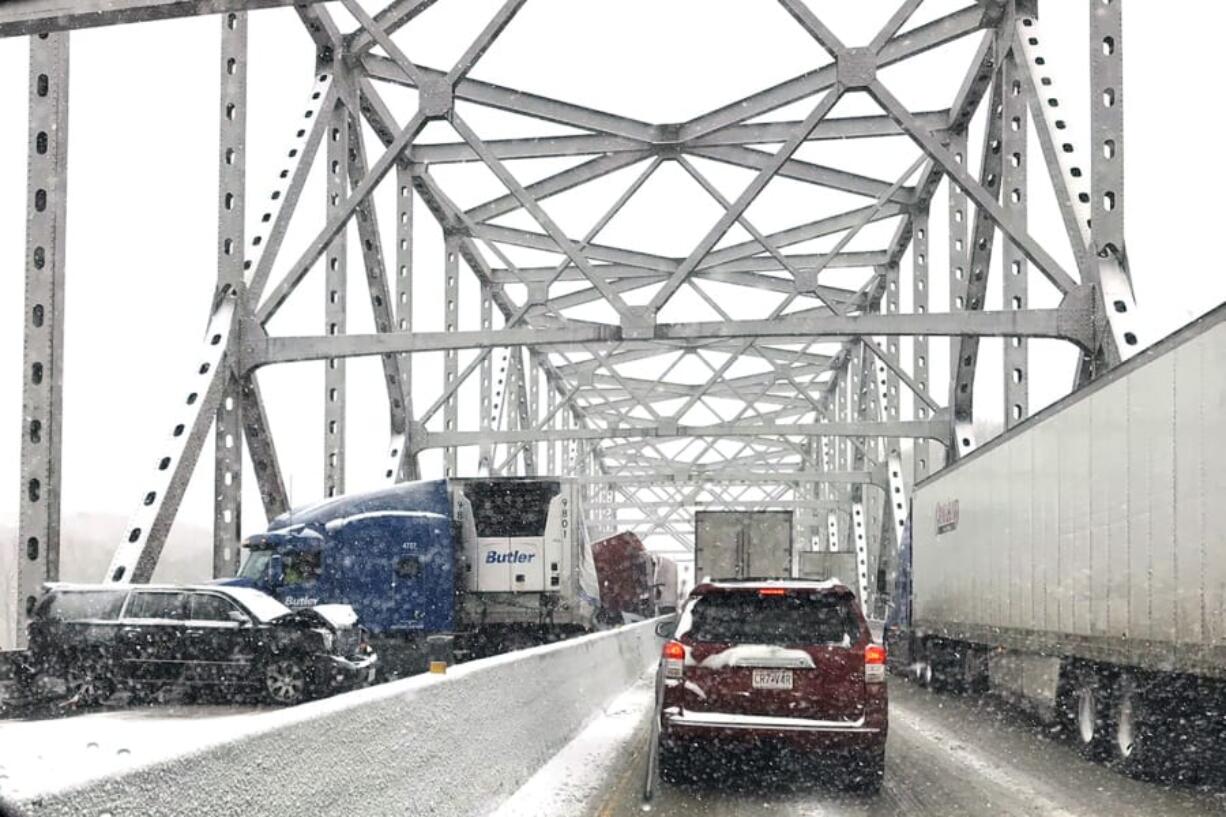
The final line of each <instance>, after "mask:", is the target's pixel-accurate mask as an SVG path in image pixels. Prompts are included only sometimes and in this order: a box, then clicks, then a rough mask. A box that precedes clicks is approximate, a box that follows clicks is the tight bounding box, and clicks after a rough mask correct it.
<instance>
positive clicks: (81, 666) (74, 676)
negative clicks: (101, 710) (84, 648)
mask: <svg viewBox="0 0 1226 817" xmlns="http://www.w3.org/2000/svg"><path fill="white" fill-rule="evenodd" d="M65 667H66V669H65V671H64V691H65V692H66V693H67V695H68V699H69V700H70V701H73V702H75V703H76V704H77V705H78V706H97V705H99V704H101V703H104V702H105V701H106V700H107V699H108V698H110V697H111V696H112V695H114V694H115V679H114V677H113V675H112V671H111V666H110V662H109V661H108V660H107V659H106V656H104V655H102V654H101V653H83V654H79V655H76V656H73V657H72V658H71V659H70V660H68V661H66V662H65Z"/></svg>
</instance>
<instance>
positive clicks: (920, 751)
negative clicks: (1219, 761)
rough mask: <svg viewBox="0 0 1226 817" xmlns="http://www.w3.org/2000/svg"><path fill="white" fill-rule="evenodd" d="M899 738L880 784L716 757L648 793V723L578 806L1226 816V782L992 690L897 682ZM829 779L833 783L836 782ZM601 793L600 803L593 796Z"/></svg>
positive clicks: (893, 734) (618, 815)
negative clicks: (1094, 736)
mask: <svg viewBox="0 0 1226 817" xmlns="http://www.w3.org/2000/svg"><path fill="white" fill-rule="evenodd" d="M890 696H891V702H890V703H891V711H890V737H889V744H888V748H887V760H886V781H885V786H884V787H883V789H882V792H881V794H879V795H877V796H865V795H860V794H856V793H853V792H848V791H844V790H842V789H841V788H840V786H839V785H837V783H835V782H834V781H835V780H837V775H836V774H831V775H830V777H828V778H827V779H826V780H825V781H824V780H821V779H818V780H814V781H809V782H806V781H804V780H803V779H802V778H801V777H800V775H799V774H797V773H796V772H795V770H793V769H786V770H785V769H781V768H779V767H775V766H772V765H771V763H770V762H769V761H764V762H761V763H760V764H758V767H757V768H754V767H749V768H744V769H736V770H735V771H734V770H732V769H730V768H729V767H727V766H720V767H717V772H716V777H717V778H718V779H715V780H707V781H704V782H703V783H701V784H695V785H685V786H670V785H668V784H666V783H662V784H660V785H659V787H658V788H657V792H656V797H655V799H654V800H653V801H652V802H651V803H650V804H644V803H643V800H642V790H643V764H644V759H645V749H646V744H647V733H646V731H645V730H641V731H640V732H639V733H638V739H637V745H636V746H635V747H634V750H635V757H634V760H633V762H630V763H627V762H626V761H625V759H623V763H624V764H625V765H626V766H627V770H626V771H623V772H620V773H618V774H617V775H616V776H610V777H609V778H608V783H607V788H606V790H605V792H604V793H603V796H602V797H600V798H598V799H597V800H596V801H595V802H594V803H592V804H591V805H590V806H588V807H586V808H585V810H583V811H579V810H576V811H573V812H571V813H572V814H576V815H578V814H587V815H595V816H596V817H630V815H638V816H641V815H643V814H645V813H649V814H652V815H656V817H690V815H694V817H697V816H698V815H702V817H732V816H733V815H779V817H785V816H786V817H841V816H842V815H865V816H866V817H868V816H870V815H872V816H877V815H882V816H884V815H907V817H916V815H920V816H922V815H940V816H941V817H958V816H959V815H968V817H969V816H970V815H974V816H975V817H982V816H983V815H994V816H995V815H1010V816H1011V815H1019V816H1020V815H1026V816H1027V817H1031V816H1033V817H1038V815H1043V817H1053V816H1054V817H1100V816H1101V815H1112V817H1155V815H1163V817H1191V816H1192V815H1197V816H1198V817H1200V816H1201V815H1210V814H1226V787H1223V786H1221V785H1214V786H1210V787H1207V788H1197V787H1193V786H1187V785H1177V784H1160V783H1147V782H1142V781H1138V780H1133V779H1130V778H1127V777H1124V776H1123V775H1121V774H1118V773H1117V772H1114V771H1112V770H1111V769H1109V768H1106V767H1105V766H1102V765H1097V764H1094V763H1090V762H1088V761H1085V760H1083V759H1082V758H1081V757H1080V756H1079V755H1078V754H1077V752H1076V751H1075V749H1074V748H1073V747H1072V746H1071V745H1069V744H1068V743H1066V742H1064V741H1061V740H1059V739H1056V738H1053V737H1052V736H1050V735H1047V734H1044V732H1045V728H1044V727H1042V726H1041V725H1039V724H1037V723H1036V722H1034V721H1032V720H1029V719H1027V718H1026V717H1025V716H1023V715H1021V714H1020V713H1018V712H1016V711H1015V710H1013V709H1011V708H1009V707H1008V706H1006V705H1004V704H1002V703H1000V702H998V701H996V700H994V699H992V698H989V697H983V698H976V697H956V696H951V695H938V694H934V693H931V692H928V691H926V690H923V689H919V688H917V687H915V686H913V685H911V684H909V683H907V682H905V681H903V680H901V679H897V678H892V679H891V682H890ZM836 771H837V770H836ZM827 781H829V782H827ZM585 802H588V803H591V802H592V801H585Z"/></svg>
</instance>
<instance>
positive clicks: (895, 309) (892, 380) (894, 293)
mask: <svg viewBox="0 0 1226 817" xmlns="http://www.w3.org/2000/svg"><path fill="white" fill-rule="evenodd" d="M912 230H913V231H914V226H913V227H912ZM901 288H902V286H901V276H900V273H899V269H898V262H894V263H892V264H890V265H889V266H887V267H886V268H885V313H886V314H887V315H897V314H898V313H899V311H901V306H900V296H901V292H900V290H901ZM899 340H900V339H899V337H898V335H891V336H889V337H888V338H886V339H885V352H886V357H888V358H889V359H890V362H891V363H893V364H894V365H898V364H899V363H900V362H901V361H902V351H901V347H900V345H899ZM877 368H878V369H883V368H885V366H884V364H882V363H880V362H878V364H877ZM885 381H886V387H885V391H886V394H885V403H884V406H885V416H886V417H887V418H888V419H890V420H897V419H899V417H901V414H900V411H899V409H900V405H899V403H900V400H899V397H900V395H899V393H898V375H896V374H894V372H893V371H892V370H890V371H887V373H886V376H885Z"/></svg>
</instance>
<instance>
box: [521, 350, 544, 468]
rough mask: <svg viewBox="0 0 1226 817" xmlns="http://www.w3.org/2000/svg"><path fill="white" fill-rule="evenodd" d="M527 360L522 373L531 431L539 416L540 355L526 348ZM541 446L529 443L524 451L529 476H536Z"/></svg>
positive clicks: (528, 425) (528, 423) (533, 429)
mask: <svg viewBox="0 0 1226 817" xmlns="http://www.w3.org/2000/svg"><path fill="white" fill-rule="evenodd" d="M527 352H528V361H527V368H526V369H525V370H524V375H525V376H526V378H527V380H528V422H527V427H528V429H529V430H531V431H535V430H536V424H537V423H538V422H540V417H541V366H540V357H539V355H537V353H536V352H534V351H532V350H531V349H528V350H527ZM540 455H541V446H540V443H536V442H534V443H531V444H530V445H529V446H528V448H527V450H526V451H525V456H526V457H527V462H528V468H529V472H528V474H529V476H534V477H535V476H537V475H538V474H539V471H538V470H537V463H539V462H540Z"/></svg>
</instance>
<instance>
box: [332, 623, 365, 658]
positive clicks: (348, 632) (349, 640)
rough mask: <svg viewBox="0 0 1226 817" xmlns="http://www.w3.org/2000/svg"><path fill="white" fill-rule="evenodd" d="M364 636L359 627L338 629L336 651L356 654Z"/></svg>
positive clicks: (342, 653) (344, 653) (343, 653)
mask: <svg viewBox="0 0 1226 817" xmlns="http://www.w3.org/2000/svg"><path fill="white" fill-rule="evenodd" d="M361 639H362V636H361V633H359V632H358V629H357V627H346V628H344V629H341V630H337V631H336V651H337V652H338V653H340V654H341V655H355V654H356V653H357V651H358V644H359V643H360V642H361Z"/></svg>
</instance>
